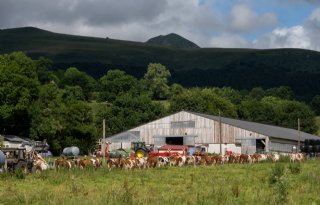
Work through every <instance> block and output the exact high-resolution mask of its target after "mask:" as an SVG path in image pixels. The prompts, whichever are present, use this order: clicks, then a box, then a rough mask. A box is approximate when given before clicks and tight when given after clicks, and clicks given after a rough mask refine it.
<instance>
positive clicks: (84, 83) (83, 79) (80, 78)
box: [60, 68, 96, 100]
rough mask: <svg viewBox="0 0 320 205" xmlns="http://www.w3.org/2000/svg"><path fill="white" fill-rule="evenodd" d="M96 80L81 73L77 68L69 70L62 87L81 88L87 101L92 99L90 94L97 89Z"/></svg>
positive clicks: (64, 76) (65, 74)
mask: <svg viewBox="0 0 320 205" xmlns="http://www.w3.org/2000/svg"><path fill="white" fill-rule="evenodd" d="M95 84H96V82H95V80H94V79H93V78H92V77H91V76H89V75H88V74H86V73H85V72H81V71H79V70H78V69H77V68H68V69H67V70H66V72H65V73H64V75H63V78H62V79H61V82H60V85H61V86H63V87H64V86H66V85H69V86H80V87H81V88H82V90H83V94H84V96H85V99H86V100H88V99H89V98H90V94H91V92H92V91H93V89H94V87H95Z"/></svg>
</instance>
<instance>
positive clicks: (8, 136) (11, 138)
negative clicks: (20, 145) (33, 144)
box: [3, 135, 29, 143]
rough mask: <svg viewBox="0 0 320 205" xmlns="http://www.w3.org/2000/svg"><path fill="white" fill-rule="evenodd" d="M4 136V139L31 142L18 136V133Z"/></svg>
mask: <svg viewBox="0 0 320 205" xmlns="http://www.w3.org/2000/svg"><path fill="white" fill-rule="evenodd" d="M3 137H4V140H6V141H9V142H25V143H27V142H29V141H27V140H25V139H23V138H21V137H19V136H16V135H3Z"/></svg>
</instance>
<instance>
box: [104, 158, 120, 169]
mask: <svg viewBox="0 0 320 205" xmlns="http://www.w3.org/2000/svg"><path fill="white" fill-rule="evenodd" d="M107 167H108V169H109V171H111V170H112V169H113V168H122V164H121V158H109V159H108V161H107Z"/></svg>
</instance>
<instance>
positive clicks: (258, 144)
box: [256, 139, 266, 153]
mask: <svg viewBox="0 0 320 205" xmlns="http://www.w3.org/2000/svg"><path fill="white" fill-rule="evenodd" d="M265 148H266V143H265V140H263V139H257V140H256V149H257V152H258V153H260V152H262V153H263V152H265Z"/></svg>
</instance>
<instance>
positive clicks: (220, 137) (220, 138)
mask: <svg viewBox="0 0 320 205" xmlns="http://www.w3.org/2000/svg"><path fill="white" fill-rule="evenodd" d="M219 142H220V155H221V154H222V130H221V114H220V110H219Z"/></svg>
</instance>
